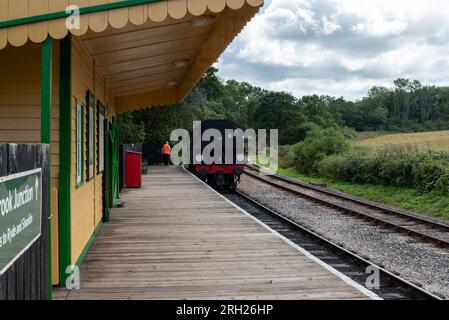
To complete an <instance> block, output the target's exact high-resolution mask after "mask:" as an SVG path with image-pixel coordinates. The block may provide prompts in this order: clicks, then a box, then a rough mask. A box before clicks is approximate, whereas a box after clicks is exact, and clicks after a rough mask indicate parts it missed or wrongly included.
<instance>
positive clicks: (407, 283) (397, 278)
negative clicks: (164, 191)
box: [235, 191, 444, 300]
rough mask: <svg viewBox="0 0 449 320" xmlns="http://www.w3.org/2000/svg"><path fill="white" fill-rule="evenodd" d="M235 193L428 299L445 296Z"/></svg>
mask: <svg viewBox="0 0 449 320" xmlns="http://www.w3.org/2000/svg"><path fill="white" fill-rule="evenodd" d="M235 193H236V194H237V195H239V196H240V197H242V198H244V199H245V200H247V201H248V202H250V203H252V204H253V205H254V206H257V207H259V208H261V209H262V210H264V211H265V212H267V213H269V214H270V215H272V216H274V217H276V218H277V219H280V220H281V221H283V222H284V223H286V224H288V225H290V226H292V227H294V228H296V229H298V230H299V231H300V232H303V233H305V234H307V235H308V236H310V237H312V238H314V239H317V240H318V241H320V242H322V243H324V244H325V245H327V246H329V247H331V248H332V249H334V250H336V251H338V252H341V253H342V254H343V255H345V256H347V257H348V258H350V259H353V260H355V261H357V262H358V263H360V264H362V265H364V266H366V267H368V266H372V267H374V268H377V269H378V270H379V272H380V274H381V275H382V276H384V277H387V278H389V279H393V280H394V281H396V282H398V283H400V284H401V285H402V286H403V287H404V288H405V289H407V290H410V291H412V292H416V293H417V294H418V295H420V296H423V297H426V298H427V299H430V300H444V298H442V297H440V296H438V295H436V294H434V293H431V292H428V291H427V290H425V289H423V288H421V287H419V286H418V285H416V284H414V283H412V282H410V281H408V280H405V279H403V278H401V277H400V276H398V275H396V274H394V273H392V272H390V271H388V270H387V269H385V268H384V267H382V266H379V265H376V264H375V263H373V262H371V261H368V260H367V259H366V258H363V257H361V256H360V255H358V254H356V253H354V252H352V251H349V250H347V249H346V248H343V247H342V246H341V245H338V244H336V243H334V242H332V241H330V240H328V239H326V238H324V237H322V236H320V235H319V234H317V233H316V232H314V231H312V230H310V229H308V228H306V227H305V226H302V225H300V224H298V223H297V222H295V221H292V220H291V219H289V218H287V217H285V216H283V215H281V214H280V213H278V212H276V211H274V210H272V209H270V208H268V207H266V206H265V205H263V204H261V203H260V202H258V201H257V200H254V199H252V198H251V197H250V196H248V195H247V194H244V193H242V192H240V191H235ZM383 279H385V278H383Z"/></svg>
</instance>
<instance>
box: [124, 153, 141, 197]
mask: <svg viewBox="0 0 449 320" xmlns="http://www.w3.org/2000/svg"><path fill="white" fill-rule="evenodd" d="M141 187H142V153H140V152H133V151H126V154H125V188H141Z"/></svg>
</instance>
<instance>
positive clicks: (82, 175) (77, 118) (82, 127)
mask: <svg viewBox="0 0 449 320" xmlns="http://www.w3.org/2000/svg"><path fill="white" fill-rule="evenodd" d="M80 106H81V180H80V182H78V121H79V120H80V119H79V117H78V100H75V108H76V109H75V113H76V116H75V118H76V137H75V142H76V143H75V144H76V153H75V154H76V174H75V176H76V188H77V189H79V188H80V187H81V186H82V185H83V184H84V147H85V145H84V125H85V122H84V105H82V104H81V105H80Z"/></svg>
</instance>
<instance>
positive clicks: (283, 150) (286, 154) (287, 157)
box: [279, 146, 295, 169]
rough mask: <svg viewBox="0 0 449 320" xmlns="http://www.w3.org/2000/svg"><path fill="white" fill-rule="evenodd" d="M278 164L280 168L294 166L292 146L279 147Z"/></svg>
mask: <svg viewBox="0 0 449 320" xmlns="http://www.w3.org/2000/svg"><path fill="white" fill-rule="evenodd" d="M279 165H280V167H281V168H285V169H288V168H292V167H294V166H295V161H294V155H293V151H292V146H280V147H279Z"/></svg>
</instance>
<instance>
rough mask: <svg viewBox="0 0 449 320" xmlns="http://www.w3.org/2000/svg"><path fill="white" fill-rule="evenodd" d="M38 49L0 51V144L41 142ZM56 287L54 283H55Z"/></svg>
mask: <svg viewBox="0 0 449 320" xmlns="http://www.w3.org/2000/svg"><path fill="white" fill-rule="evenodd" d="M40 105H41V45H39V44H32V43H29V44H26V45H25V46H23V47H20V48H16V47H12V46H8V47H7V48H5V49H3V50H0V143H19V144H20V143H40V141H41V133H40V130H41V106H40ZM51 126H52V130H51V163H52V169H51V175H52V228H51V229H52V230H51V233H52V267H53V271H54V272H53V275H54V277H53V280H54V282H55V281H57V274H58V207H57V195H58V176H59V41H54V48H53V100H52V121H51ZM55 283H56V282H55Z"/></svg>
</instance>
